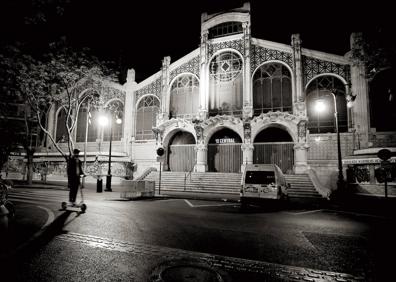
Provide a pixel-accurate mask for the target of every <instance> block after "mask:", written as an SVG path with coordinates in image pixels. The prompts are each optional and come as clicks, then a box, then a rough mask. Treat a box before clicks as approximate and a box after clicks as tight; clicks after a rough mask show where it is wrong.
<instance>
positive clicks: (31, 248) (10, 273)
mask: <svg viewBox="0 0 396 282" xmlns="http://www.w3.org/2000/svg"><path fill="white" fill-rule="evenodd" d="M72 213H73V212H72V211H65V212H64V213H62V214H60V215H59V216H58V217H57V218H56V219H55V220H54V221H53V222H52V223H51V224H50V225H48V226H47V227H46V228H44V229H43V230H41V231H39V232H38V233H36V234H35V236H33V237H32V238H31V239H30V240H28V241H27V242H25V243H24V244H22V245H21V246H19V247H17V249H16V250H10V251H9V252H8V253H6V254H5V255H3V256H2V257H1V258H0V265H1V267H0V269H1V271H0V272H1V280H2V281H15V277H16V273H18V268H19V266H20V265H22V264H23V261H25V260H28V259H29V258H30V256H31V255H32V254H34V253H35V252H37V251H38V250H39V249H40V248H42V247H44V246H45V245H47V244H48V243H49V242H50V241H51V240H52V239H53V238H55V237H56V236H57V235H59V234H62V233H63V228H64V226H65V225H67V224H69V223H70V222H71V221H72V220H74V219H72V220H69V221H68V218H69V217H70V214H72ZM77 216H79V215H77ZM77 216H76V217H77ZM4 277H6V278H8V279H6V280H3V278H4Z"/></svg>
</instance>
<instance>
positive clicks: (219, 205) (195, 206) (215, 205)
mask: <svg viewBox="0 0 396 282" xmlns="http://www.w3.org/2000/svg"><path fill="white" fill-rule="evenodd" d="M184 201H185V202H186V203H187V204H188V205H189V206H190V207H191V208H202V207H223V206H235V204H231V203H230V204H212V205H193V204H192V203H191V202H190V201H189V200H184Z"/></svg>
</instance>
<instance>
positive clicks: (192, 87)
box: [169, 75, 199, 118]
mask: <svg viewBox="0 0 396 282" xmlns="http://www.w3.org/2000/svg"><path fill="white" fill-rule="evenodd" d="M198 109H199V83H198V79H197V78H196V77H195V76H193V75H182V76H180V77H178V78H177V79H176V80H175V81H174V82H173V83H172V86H171V92H170V113H169V117H170V118H174V117H176V118H188V117H191V116H193V115H194V114H197V112H198Z"/></svg>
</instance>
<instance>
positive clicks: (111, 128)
mask: <svg viewBox="0 0 396 282" xmlns="http://www.w3.org/2000/svg"><path fill="white" fill-rule="evenodd" d="M112 141H113V118H112V117H111V119H110V144H109V168H108V169H107V176H106V189H105V191H106V192H112V191H113V190H111V144H112Z"/></svg>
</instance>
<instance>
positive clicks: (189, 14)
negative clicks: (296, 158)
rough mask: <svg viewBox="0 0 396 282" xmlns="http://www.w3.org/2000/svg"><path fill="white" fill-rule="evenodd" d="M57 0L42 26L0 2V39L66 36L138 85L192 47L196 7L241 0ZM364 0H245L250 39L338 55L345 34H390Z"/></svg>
mask: <svg viewBox="0 0 396 282" xmlns="http://www.w3.org/2000/svg"><path fill="white" fill-rule="evenodd" d="M47 1H51V0H47ZM53 1H55V0H53ZM57 1H59V0H57ZM60 1H66V2H67V1H68V2H69V3H67V4H66V5H65V11H64V13H63V15H62V16H58V15H56V13H55V12H54V11H55V10H54V9H52V10H51V9H49V10H48V11H47V15H48V21H47V23H46V24H41V25H39V26H35V27H34V28H32V27H27V26H26V25H25V24H24V17H25V16H26V15H29V14H31V13H32V3H33V2H32V1H27V0H1V4H0V5H1V6H0V8H1V10H0V23H1V25H0V28H1V29H0V32H1V33H0V35H1V40H2V41H3V43H4V42H6V41H7V40H8V41H10V40H22V41H23V40H28V41H30V42H33V43H32V45H31V46H32V47H31V48H37V50H39V47H38V45H39V44H40V42H47V41H49V40H52V39H53V38H57V37H59V36H60V35H66V38H67V39H68V41H69V42H70V43H71V44H73V45H76V46H87V47H90V48H91V49H92V50H93V51H94V53H95V54H97V55H98V56H99V57H101V58H103V59H110V60H114V61H116V62H117V63H118V65H119V66H120V69H123V70H124V71H125V69H126V68H131V67H132V68H134V69H135V71H136V79H137V81H138V82H139V81H141V80H143V79H145V78H147V77H148V76H150V75H152V74H154V73H155V72H157V71H159V70H160V68H161V61H162V59H163V57H164V56H171V62H174V61H176V60H177V59H178V58H181V57H183V56H184V55H186V54H188V53H189V52H191V51H192V50H194V49H195V48H197V47H198V46H199V43H200V22H201V13H202V12H205V11H206V12H208V13H209V14H210V13H215V12H220V11H223V10H227V9H232V8H236V7H240V6H242V4H243V2H244V1H243V0H241V1H237V0H193V1H189V0H184V1H150V0H146V1H132V0H129V1H127V0H124V1H121V0H111V1H99V0H60ZM371 2H372V3H371V6H368V5H369V4H368V3H369V2H366V1H365V2H364V1H346V0H344V1H340V0H335V1H279V0H278V1H266V0H251V1H250V3H251V17H252V36H253V37H256V38H260V39H265V40H270V41H275V42H280V43H285V44H290V38H291V34H292V33H300V34H301V38H302V40H303V47H305V48H309V49H315V50H319V51H324V52H329V53H334V54H339V55H344V54H345V53H346V52H347V51H348V49H349V35H350V33H351V32H352V31H366V30H370V31H376V30H378V29H380V28H382V29H384V28H385V29H388V30H391V32H393V31H394V30H392V29H394V28H393V25H392V26H391V22H392V21H393V20H394V12H393V8H390V1H389V3H388V4H384V3H386V2H384V3H382V2H381V1H375V2H373V1H371ZM373 4H375V5H373ZM393 34H395V33H394V32H393Z"/></svg>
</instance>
